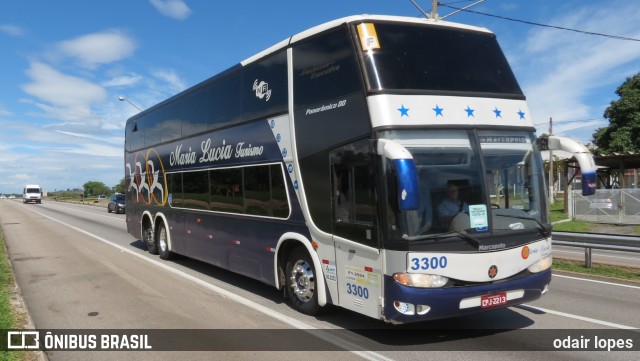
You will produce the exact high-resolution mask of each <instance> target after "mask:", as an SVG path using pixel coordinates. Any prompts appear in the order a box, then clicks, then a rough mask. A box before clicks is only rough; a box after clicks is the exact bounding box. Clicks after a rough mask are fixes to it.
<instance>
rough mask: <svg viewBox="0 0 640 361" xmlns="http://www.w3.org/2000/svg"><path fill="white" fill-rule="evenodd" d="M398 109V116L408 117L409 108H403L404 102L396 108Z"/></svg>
mask: <svg viewBox="0 0 640 361" xmlns="http://www.w3.org/2000/svg"><path fill="white" fill-rule="evenodd" d="M398 111H400V118H402V117H404V116H406V117H409V108H405V107H404V104H402V106H400V108H398Z"/></svg>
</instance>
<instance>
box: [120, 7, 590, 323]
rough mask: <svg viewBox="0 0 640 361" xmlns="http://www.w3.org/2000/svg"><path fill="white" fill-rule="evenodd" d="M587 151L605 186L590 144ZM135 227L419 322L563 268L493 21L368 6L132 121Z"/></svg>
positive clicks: (524, 291) (160, 241)
mask: <svg viewBox="0 0 640 361" xmlns="http://www.w3.org/2000/svg"><path fill="white" fill-rule="evenodd" d="M546 143H547V144H548V145H549V147H550V148H554V149H564V150H569V151H572V152H575V153H576V157H577V159H578V160H579V162H580V165H581V167H582V173H583V174H582V176H583V178H582V183H583V185H585V187H584V191H585V192H586V193H588V192H591V191H592V188H593V183H594V182H593V180H594V178H595V176H594V173H593V171H594V169H595V167H594V164H593V159H592V158H591V156H590V155H589V154H588V152H586V148H584V147H583V146H581V145H579V144H577V143H575V142H573V141H571V140H569V139H566V138H559V137H550V138H549V139H548V140H547V142H546ZM125 172H126V174H125V176H126V179H127V182H128V183H127V184H128V191H127V195H126V197H127V199H126V202H127V228H128V231H129V233H131V234H132V235H133V236H134V237H139V238H140V239H141V240H143V241H144V242H145V243H146V245H147V247H148V249H149V252H151V253H154V254H155V253H159V254H160V257H161V258H163V259H169V258H171V257H172V256H173V255H175V254H180V255H184V256H187V257H191V258H195V259H198V260H201V261H204V262H207V263H210V264H212V265H215V266H218V267H221V268H224V269H227V270H230V271H233V272H237V273H239V274H242V275H246V276H248V277H251V278H255V279H257V280H260V281H262V282H264V283H267V284H269V285H273V286H274V287H275V288H277V289H283V288H284V289H285V290H286V295H287V297H288V298H289V299H290V302H291V305H292V307H293V308H295V309H297V310H299V311H301V312H304V313H307V314H314V313H316V312H318V311H319V310H320V309H321V308H322V307H323V306H325V305H327V304H334V305H339V306H341V307H344V308H347V309H350V310H353V311H356V312H358V313H361V314H364V315H368V316H370V317H374V318H379V319H382V320H385V321H387V322H393V323H403V322H414V321H421V320H430V319H437V318H445V317H451V316H458V315H464V314H469V313H474V312H479V311H482V310H486V309H492V308H499V307H505V306H511V305H515V304H520V303H524V302H529V301H532V300H535V299H537V298H539V297H541V296H542V295H543V294H544V293H545V292H546V291H547V289H548V286H549V283H550V281H551V263H552V259H551V238H550V234H551V233H550V224H549V223H550V221H549V216H548V209H547V198H546V196H545V192H546V190H545V183H544V169H543V163H542V160H541V156H540V151H539V147H538V145H537V142H536V136H535V128H534V127H533V122H532V117H531V114H530V113H529V110H528V107H527V103H526V101H525V96H524V95H523V93H522V91H521V89H520V86H519V85H518V82H517V81H516V79H515V77H514V75H513V73H512V71H511V69H510V67H509V64H508V63H507V61H506V59H505V56H504V55H503V53H502V51H501V49H500V47H499V45H498V43H497V41H496V38H495V36H494V34H492V33H491V32H489V31H488V30H486V29H482V28H477V27H471V26H466V25H460V24H454V23H448V22H433V21H430V20H425V19H414V18H404V17H393V16H353V17H348V18H343V19H339V20H335V21H332V22H329V23H326V24H323V25H320V26H318V27H315V28H312V29H309V30H307V31H304V32H302V33H300V34H297V35H294V36H292V37H291V38H288V39H286V40H284V41H282V42H280V43H278V44H276V45H275V46H273V47H271V48H269V49H267V50H265V51H263V52H261V53H259V54H257V55H255V56H253V57H251V58H249V59H247V60H245V61H243V62H241V63H239V64H237V65H235V66H233V67H231V68H229V69H228V70H226V71H224V72H222V73H220V74H218V75H215V76H214V77H212V78H210V79H208V80H206V81H204V82H202V83H200V84H198V85H196V86H194V87H192V88H190V89H187V90H185V91H183V92H181V93H180V94H177V95H175V96H173V97H172V98H170V99H167V100H165V101H163V102H161V103H159V104H157V105H155V106H153V107H152V108H150V109H148V110H145V111H143V112H141V113H139V114H138V115H135V116H133V117H132V118H130V119H129V120H128V121H127V124H126V141H125Z"/></svg>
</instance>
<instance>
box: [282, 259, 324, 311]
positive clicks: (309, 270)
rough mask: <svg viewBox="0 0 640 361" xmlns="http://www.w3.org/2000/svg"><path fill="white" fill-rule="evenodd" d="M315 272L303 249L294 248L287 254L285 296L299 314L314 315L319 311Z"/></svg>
mask: <svg viewBox="0 0 640 361" xmlns="http://www.w3.org/2000/svg"><path fill="white" fill-rule="evenodd" d="M316 276H317V273H316V270H315V268H314V267H313V261H312V260H311V256H309V253H308V252H307V250H306V249H305V248H302V247H296V248H294V249H293V251H291V253H290V254H289V259H288V260H287V266H286V271H285V278H286V288H287V295H288V298H289V300H290V301H291V306H292V307H293V308H294V309H295V310H296V311H299V312H301V313H304V314H307V315H315V314H317V313H318V312H319V311H320V305H319V304H318V290H317V289H316V287H317V286H316Z"/></svg>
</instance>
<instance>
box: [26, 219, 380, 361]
mask: <svg viewBox="0 0 640 361" xmlns="http://www.w3.org/2000/svg"><path fill="white" fill-rule="evenodd" d="M31 211H32V212H34V213H37V214H38V215H40V216H42V217H44V218H47V219H49V220H51V221H53V222H56V223H59V224H61V225H63V226H65V227H68V228H71V229H73V230H75V231H78V232H80V233H82V234H85V235H87V236H89V237H91V238H94V239H96V240H98V241H100V242H103V243H105V244H107V245H109V246H112V247H115V248H117V249H119V250H120V252H125V253H128V254H130V255H132V256H135V257H138V258H139V259H141V260H143V261H146V262H149V263H151V264H153V265H155V266H157V267H160V268H162V269H164V270H165V271H168V272H171V273H173V274H175V275H177V276H180V277H182V278H185V279H187V280H189V281H191V282H193V283H195V284H197V285H199V286H202V287H204V288H206V289H209V290H210V291H213V292H215V293H217V294H219V295H221V296H223V297H226V298H229V299H231V300H233V301H235V302H238V303H240V304H243V305H245V306H247V307H249V308H252V309H254V310H256V311H258V312H261V313H263V314H265V315H267V316H270V317H272V318H274V319H276V320H279V321H281V322H283V323H285V324H287V325H289V326H292V327H295V328H297V329H299V330H302V331H305V332H310V331H313V330H319V329H318V328H317V327H314V326H312V325H310V324H308V323H305V322H302V321H299V320H296V319H295V318H292V317H289V316H287V315H284V314H282V313H280V312H277V311H274V310H272V309H270V308H268V307H266V306H263V305H261V304H259V303H257V302H254V301H251V300H249V299H247V298H244V297H242V296H239V295H237V294H235V293H232V292H231V291H227V290H225V289H224V288H221V287H218V286H215V285H212V284H211V283H209V282H206V281H204V280H201V279H199V278H197V277H195V276H192V275H190V274H188V273H185V272H183V271H180V270H177V269H175V268H173V267H171V266H169V265H167V264H166V263H162V262H160V261H157V260H154V259H151V258H149V257H146V256H145V255H143V254H141V253H136V252H134V251H132V250H130V249H128V248H125V247H122V246H120V245H118V244H115V243H112V242H110V241H108V240H107V239H105V238H102V237H100V236H98V235H95V234H93V233H91V232H87V231H85V230H83V229H81V228H78V227H75V226H72V225H70V224H68V223H65V222H63V221H60V220H58V219H55V218H53V217H50V216H47V215H45V214H42V213H40V212H38V211H36V210H31ZM313 335H314V336H316V337H318V338H320V339H323V340H324V341H326V342H329V343H332V344H334V345H336V346H338V347H341V348H343V349H345V350H347V351H349V352H351V353H353V354H355V355H358V356H360V357H362V358H364V359H367V360H371V361H377V360H380V361H393V359H391V358H388V357H386V356H384V355H381V354H379V353H377V352H373V351H366V350H365V349H363V348H362V347H360V346H358V345H356V344H354V343H351V342H349V341H345V340H343V339H340V338H338V337H335V336H332V335H330V334H325V333H322V332H319V333H318V332H317V333H313Z"/></svg>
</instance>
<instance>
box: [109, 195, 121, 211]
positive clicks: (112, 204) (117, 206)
mask: <svg viewBox="0 0 640 361" xmlns="http://www.w3.org/2000/svg"><path fill="white" fill-rule="evenodd" d="M124 208H125V200H124V194H114V195H112V196H111V198H109V204H107V212H109V213H111V212H116V214H117V213H124Z"/></svg>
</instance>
